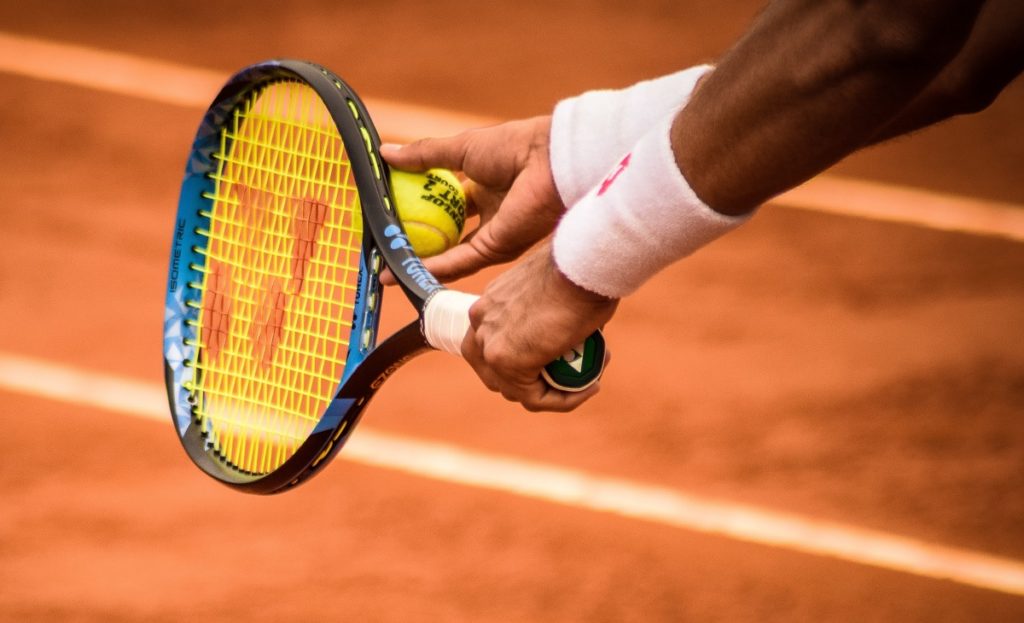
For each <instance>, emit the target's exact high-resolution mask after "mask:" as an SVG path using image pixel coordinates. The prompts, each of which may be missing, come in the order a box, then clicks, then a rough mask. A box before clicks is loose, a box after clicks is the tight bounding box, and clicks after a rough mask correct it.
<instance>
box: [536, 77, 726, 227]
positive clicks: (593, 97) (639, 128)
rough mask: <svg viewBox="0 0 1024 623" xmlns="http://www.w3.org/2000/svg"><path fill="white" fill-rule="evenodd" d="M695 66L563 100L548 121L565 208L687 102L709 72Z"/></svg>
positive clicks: (553, 159) (554, 168) (554, 164)
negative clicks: (648, 132) (662, 120)
mask: <svg viewBox="0 0 1024 623" xmlns="http://www.w3.org/2000/svg"><path fill="white" fill-rule="evenodd" d="M711 69H712V67H711V65H698V66H696V67H691V68H690V69H685V70H683V71H680V72H677V73H674V74H670V75H667V76H662V77H661V78H655V79H654V80H645V81H643V82H639V83H637V84H634V85H633V86H631V87H627V88H625V89H619V90H611V89H607V90H600V91H588V92H586V93H583V94H582V95H579V96H576V97H572V98H569V99H566V100H562V101H561V102H559V103H558V105H557V106H555V111H554V113H553V114H552V116H551V146H550V148H549V149H550V157H551V171H552V173H553V174H554V178H555V187H556V188H557V189H558V194H559V196H561V198H562V202H563V203H564V204H565V205H566V206H570V207H571V206H572V205H573V204H574V203H576V202H577V201H579V200H580V199H581V198H582V197H583V195H585V194H587V191H589V190H590V189H591V188H593V187H594V185H596V184H597V183H598V182H600V181H601V179H602V178H603V177H604V175H605V174H606V173H607V172H608V169H610V168H611V167H612V165H614V164H615V162H616V161H617V160H618V159H619V158H621V157H622V154H624V153H626V152H627V151H629V149H630V148H632V147H633V145H635V144H636V142H637V141H638V140H640V137H641V136H643V135H644V134H645V133H646V132H647V131H648V130H650V129H651V126H653V125H654V124H655V123H657V122H658V121H659V120H660V119H661V118H662V117H664V116H665V115H667V114H670V113H675V112H678V111H680V110H682V108H683V107H684V106H685V105H686V104H687V102H689V100H690V95H691V94H692V93H693V90H694V88H695V87H696V85H697V82H698V81H699V80H700V79H701V77H702V76H704V74H706V73H708V72H709V71H711Z"/></svg>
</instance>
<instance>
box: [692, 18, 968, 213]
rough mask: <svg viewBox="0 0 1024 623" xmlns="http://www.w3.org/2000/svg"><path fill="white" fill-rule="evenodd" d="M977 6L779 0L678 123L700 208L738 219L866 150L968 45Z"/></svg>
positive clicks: (703, 89) (695, 98) (730, 54)
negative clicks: (705, 207)
mask: <svg viewBox="0 0 1024 623" xmlns="http://www.w3.org/2000/svg"><path fill="white" fill-rule="evenodd" d="M983 5H984V2H983V1H981V0H888V1H877V2H869V1H861V2H856V1H853V0H820V1H815V0H776V1H775V2H773V3H772V4H771V5H770V6H769V7H768V9H767V10H766V11H765V12H764V13H763V14H762V15H761V16H760V17H759V19H758V20H757V21H756V22H755V24H754V26H753V28H752V29H751V30H750V31H749V32H748V33H747V35H746V36H745V37H744V38H743V39H742V40H741V41H740V42H739V43H738V44H737V45H736V46H735V47H734V48H733V49H732V50H731V51H730V52H729V53H728V54H727V55H726V56H725V57H724V58H723V59H722V60H721V62H720V63H719V65H718V68H717V69H716V71H715V72H714V73H713V74H711V75H710V76H709V77H708V78H707V79H706V80H705V81H704V83H703V84H702V85H701V87H700V89H699V90H698V91H697V93H696V94H695V95H694V97H693V98H692V99H691V101H690V104H689V106H687V107H686V109H684V110H683V112H682V113H681V114H680V115H679V117H678V118H677V120H676V123H675V125H674V127H673V133H672V141H673V148H674V151H675V153H676V162H677V163H678V164H679V167H680V170H681V171H682V172H683V174H684V176H685V177H686V178H687V180H688V181H689V182H690V185H691V186H692V187H693V188H694V190H695V191H696V192H697V195H698V196H700V197H701V198H702V199H703V200H704V201H705V203H707V204H708V205H710V206H711V207H712V208H714V209H716V210H718V211H720V212H723V213H725V214H743V213H746V212H749V211H750V210H752V209H754V208H755V207H756V206H758V205H760V204H761V203H763V202H764V201H766V200H767V199H769V198H771V197H772V196H774V195H776V194H778V193H780V192H783V191H785V190H787V189H789V188H792V187H793V186H796V185H797V184H799V183H801V182H803V181H805V180H807V179H809V178H811V177H813V176H814V175H816V174H817V173H819V172H821V171H823V170H825V169H826V168H828V167H829V166H831V165H832V164H834V163H835V162H837V161H838V160H840V159H842V158H843V157H845V156H846V155H848V154H850V153H851V152H853V151H855V150H856V149H858V148H860V147H862V146H863V145H865V144H866V143H867V142H869V141H870V137H872V136H875V135H877V133H878V132H879V131H880V130H881V128H883V127H884V126H885V125H886V124H887V123H889V122H890V121H891V120H892V119H893V118H894V117H895V116H896V115H897V114H899V113H900V111H902V110H903V109H904V108H906V107H907V105H908V104H909V103H910V102H911V101H913V100H914V98H915V97H916V96H917V95H918V94H919V93H920V92H921V91H922V90H923V89H924V88H925V87H926V86H927V85H928V84H929V83H930V82H931V81H932V80H933V79H934V78H935V76H936V75H938V74H939V72H940V71H941V70H942V69H943V67H945V66H946V64H947V63H949V62H950V60H951V59H953V58H954V57H955V56H956V55H957V53H958V52H959V51H960V49H961V48H962V47H963V46H964V43H965V42H966V41H967V38H968V35H969V34H970V32H971V28H972V25H973V23H974V21H975V19H976V18H977V15H978V12H979V11H980V9H981V7H982V6H983Z"/></svg>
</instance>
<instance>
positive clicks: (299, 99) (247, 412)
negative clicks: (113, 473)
mask: <svg viewBox="0 0 1024 623" xmlns="http://www.w3.org/2000/svg"><path fill="white" fill-rule="evenodd" d="M220 141H221V146H220V150H219V151H218V152H217V153H215V154H213V158H214V160H215V161H216V162H217V165H216V169H215V171H214V172H213V173H211V175H210V177H211V178H212V179H213V181H214V190H213V192H212V193H211V194H209V195H207V196H206V198H207V199H208V200H210V202H212V208H210V209H209V214H205V215H204V216H206V217H207V218H208V219H209V223H210V224H209V228H208V229H197V231H196V234H198V235H199V236H200V238H201V239H205V246H201V245H197V248H194V249H193V251H194V252H195V253H197V254H199V255H201V256H205V260H206V261H205V265H204V266H202V267H195V268H196V269H197V271H198V272H199V273H201V274H202V280H201V282H200V283H190V284H188V285H189V287H190V288H191V289H192V290H194V291H195V293H196V294H197V295H198V297H197V300H193V301H190V303H189V305H190V306H191V307H193V308H194V309H197V310H198V317H197V320H194V321H190V323H191V328H192V329H193V331H194V335H195V336H196V338H193V339H194V341H193V343H192V344H191V345H192V346H194V347H195V349H196V356H195V357H194V358H193V360H192V361H191V362H190V365H191V366H193V367H194V368H195V374H194V376H193V380H192V382H191V383H190V384H188V385H187V386H186V389H187V390H188V391H189V393H190V396H189V397H190V402H191V403H192V405H193V414H194V416H195V420H196V422H197V424H198V425H199V426H200V427H201V431H202V434H203V436H204V437H205V439H206V442H207V444H209V445H210V446H211V447H212V449H213V450H214V451H216V452H217V454H218V455H219V456H221V458H222V459H223V460H224V462H225V463H227V464H229V465H231V466H233V467H234V468H235V469H237V470H239V471H240V472H242V473H245V474H266V473H269V472H271V471H273V470H274V469H276V468H277V467H278V466H280V465H281V464H282V463H283V462H284V461H286V460H287V459H288V458H289V457H290V456H291V455H292V454H293V453H294V452H295V451H296V449H297V448H298V447H299V446H300V445H301V444H302V442H303V441H304V440H305V439H306V438H307V437H308V436H309V434H310V432H311V431H312V430H313V429H314V427H315V426H316V425H317V422H318V421H319V418H320V415H321V414H322V413H323V411H324V410H325V408H326V406H327V404H328V403H329V402H330V401H331V399H332V398H333V397H334V392H335V391H336V389H337V387H338V380H339V379H340V378H342V375H343V372H344V369H345V361H346V358H347V354H348V349H349V346H350V333H351V327H352V323H353V313H354V308H355V301H354V299H355V296H356V289H357V284H358V273H359V258H360V253H361V250H362V221H361V212H360V206H359V195H358V192H357V189H356V186H355V182H354V180H353V177H352V170H351V166H350V163H349V160H348V156H347V154H346V153H345V149H344V146H343V144H342V140H341V137H340V135H339V134H338V132H337V130H336V128H335V125H334V123H333V122H332V121H331V118H330V114H329V112H328V111H327V109H326V107H324V105H323V103H322V101H321V100H320V98H319V97H317V96H316V94H315V92H314V91H313V90H312V89H311V88H309V87H308V86H306V85H304V84H302V83H299V82H291V81H281V82H274V83H271V84H269V85H268V86H265V87H263V88H262V89H260V90H258V91H256V92H254V94H252V95H250V96H249V97H248V98H247V99H246V101H245V102H244V103H243V104H242V105H241V106H239V107H238V108H236V109H235V111H234V113H233V119H232V120H231V123H230V124H229V125H227V126H226V127H225V128H224V129H223V130H222V132H221V137H220Z"/></svg>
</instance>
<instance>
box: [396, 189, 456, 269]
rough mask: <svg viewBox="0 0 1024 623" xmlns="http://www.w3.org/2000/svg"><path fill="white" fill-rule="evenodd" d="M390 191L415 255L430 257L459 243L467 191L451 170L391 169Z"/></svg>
mask: <svg viewBox="0 0 1024 623" xmlns="http://www.w3.org/2000/svg"><path fill="white" fill-rule="evenodd" d="M391 192H392V194H393V195H394V197H395V204H396V205H395V207H396V209H397V210H398V218H399V220H401V221H402V226H403V227H404V228H405V233H406V234H407V235H408V236H409V242H410V243H411V244H412V248H413V250H414V251H415V252H416V255H419V256H420V257H430V256H431V255H437V254H438V253H441V252H443V251H446V250H448V249H450V248H452V247H454V246H455V245H456V244H458V242H459V238H460V237H461V236H462V227H463V225H465V224H466V193H465V192H464V191H463V190H462V184H461V183H460V182H459V179H458V178H457V177H455V174H454V173H452V172H451V171H449V170H447V169H428V170H427V171H425V172H423V173H410V172H408V171H399V170H396V169H392V170H391Z"/></svg>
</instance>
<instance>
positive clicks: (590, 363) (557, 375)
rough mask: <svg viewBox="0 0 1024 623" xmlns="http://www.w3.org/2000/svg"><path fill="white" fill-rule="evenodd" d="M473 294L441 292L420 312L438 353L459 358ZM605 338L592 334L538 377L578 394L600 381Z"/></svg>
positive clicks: (595, 333) (552, 363)
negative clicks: (443, 352)
mask: <svg viewBox="0 0 1024 623" xmlns="http://www.w3.org/2000/svg"><path fill="white" fill-rule="evenodd" d="M479 298H480V297H479V296H476V295H475V294H466V293H465V292H456V291H455V290H440V291H438V292H437V293H435V294H434V295H433V296H431V297H430V299H429V300H428V301H427V304H426V307H425V308H424V310H423V335H424V336H426V338H427V343H428V344H430V345H431V346H433V347H434V348H436V349H438V350H443V351H445V352H447V353H451V354H453V355H458V356H460V357H461V356H462V340H463V338H465V337H466V333H467V332H468V331H469V308H470V307H472V306H473V303H475V302H476V301H477V299H479ZM604 351H605V346H604V336H602V335H601V332H600V331H594V332H593V333H591V334H590V336H589V337H587V339H586V340H584V341H583V343H582V344H578V345H576V346H575V347H574V348H573V349H572V350H570V351H569V352H567V353H565V354H564V355H562V356H561V357H559V358H558V359H556V360H554V361H552V362H551V363H549V364H548V365H546V366H544V369H543V370H542V371H541V376H542V377H543V378H544V381H545V382H546V383H547V384H548V385H550V386H551V387H553V388H555V389H559V390H562V391H565V392H579V391H583V390H584V389H586V388H588V387H590V386H591V385H593V384H594V383H595V382H596V381H597V379H599V378H601V372H602V371H603V370H604Z"/></svg>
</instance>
